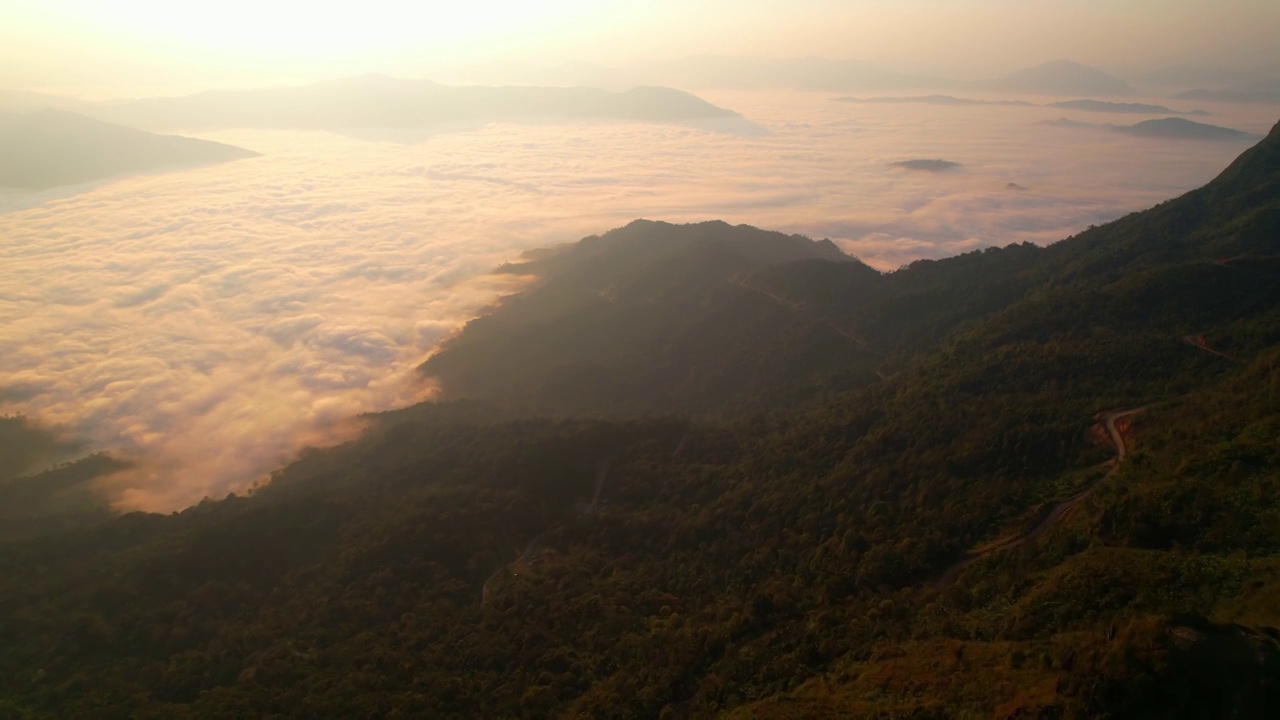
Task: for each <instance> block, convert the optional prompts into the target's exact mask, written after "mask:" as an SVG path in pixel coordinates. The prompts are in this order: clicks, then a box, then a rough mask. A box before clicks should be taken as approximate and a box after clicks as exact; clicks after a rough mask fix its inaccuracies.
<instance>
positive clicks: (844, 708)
mask: <svg viewBox="0 0 1280 720" xmlns="http://www.w3.org/2000/svg"><path fill="white" fill-rule="evenodd" d="M501 271H502V272H519V273H521V274H530V275H533V276H534V278H535V279H534V281H533V284H532V285H531V286H530V287H529V288H528V289H527V290H525V291H523V292H522V293H519V294H516V295H514V296H512V297H509V298H507V299H505V300H503V301H502V302H501V303H499V304H498V305H496V306H495V307H493V308H491V309H490V311H489V312H488V313H486V315H485V316H484V317H482V318H479V319H477V320H475V321H473V322H472V323H471V324H469V325H468V326H467V327H466V328H464V329H463V330H461V331H460V332H459V333H458V334H457V335H456V336H455V337H453V338H452V339H450V340H449V341H448V342H446V343H445V344H444V345H443V347H442V348H441V349H440V351H439V352H438V353H437V354H436V355H434V356H433V357H431V358H430V359H428V360H427V362H426V363H425V364H424V366H423V372H424V373H427V374H429V375H432V376H434V377H435V379H436V380H437V381H438V382H440V383H442V385H443V388H444V390H445V392H446V393H447V397H448V399H447V400H446V401H443V402H438V403H426V404H422V405H416V406H413V407H409V408H405V409H402V410H398V411H395V412H390V413H384V414H381V415H377V416H372V417H370V418H368V420H369V421H370V423H371V429H370V430H369V431H368V433H367V434H366V435H365V436H364V437H362V438H360V439H358V440H356V441H353V442H350V443H348V444H345V445H342V446H339V447H336V448H331V449H328V450H316V451H311V452H308V453H306V454H305V455H304V456H303V457H301V458H300V459H299V460H298V461H297V462H296V463H294V464H292V465H290V466H289V467H287V468H284V469H282V470H281V471H279V472H278V473H276V474H275V475H273V477H272V479H271V482H270V483H268V484H266V485H264V486H262V487H260V488H258V489H256V490H255V491H254V492H253V493H251V494H249V495H246V496H243V497H229V498H226V499H223V500H216V501H215V500H212V499H211V500H208V501H206V502H204V503H201V504H200V505H198V506H196V507H193V508H190V509H187V510H185V511H183V512H181V513H175V514H172V515H168V516H162V515H152V514H143V513H130V514H125V515H123V516H119V517H115V518H109V517H106V516H105V515H102V514H99V515H94V516H90V515H86V514H84V513H81V514H80V515H76V514H75V511H76V510H77V509H78V508H79V505H78V503H80V502H81V501H82V499H83V497H84V495H82V494H69V493H73V492H74V491H75V490H76V488H77V487H78V486H77V485H76V484H75V483H74V482H73V480H75V478H68V477H67V473H68V472H81V470H82V472H81V479H82V478H83V477H84V476H92V475H93V474H94V473H95V472H98V470H97V469H95V468H93V467H89V466H86V465H84V464H83V463H73V464H71V465H69V466H66V467H64V468H62V469H61V470H60V472H62V473H63V475H58V476H52V475H49V474H48V473H46V474H43V475H35V476H26V477H23V478H17V479H10V480H8V481H6V482H5V483H4V484H3V485H0V492H5V491H8V493H9V494H8V495H6V497H7V498H10V499H12V498H19V499H20V502H18V501H13V502H9V503H7V504H6V505H5V512H6V519H7V522H6V524H5V525H4V528H3V530H4V540H3V541H2V542H3V545H0V568H2V569H3V573H0V607H3V608H4V612H3V613H0V638H3V640H4V642H3V643H0V709H2V710H3V711H4V712H5V713H6V714H8V715H10V716H13V717H23V718H53V717H131V716H132V717H169V718H186V717H190V718H195V717H267V716H272V717H298V718H302V717H371V716H375V717H394V716H400V717H439V718H474V717H727V718H753V717H773V718H812V719H817V718H832V717H914V718H944V717H978V716H982V717H987V716H994V717H999V718H1037V717H1038V718H1051V717H1056V718H1178V719H1181V718H1201V717H1238V718H1269V717H1272V716H1273V715H1274V710H1275V708H1276V707H1277V706H1278V704H1280V690H1278V688H1280V629H1277V628H1278V627H1280V606H1278V605H1277V604H1276V598H1278V597H1280V531H1278V530H1277V528H1280V443H1277V438H1280V380H1278V377H1277V374H1276V373H1277V362H1278V361H1280V282H1278V279H1280V125H1278V126H1277V127H1276V128H1275V129H1273V130H1272V132H1271V133H1270V134H1269V135H1268V136H1267V137H1266V138H1265V139H1263V140H1261V141H1260V142H1259V143H1258V144H1257V145H1255V146H1254V147H1252V148H1250V149H1248V150H1246V151H1245V152H1244V153H1243V154H1241V155H1240V157H1239V158H1238V159H1237V160H1236V161H1235V162H1233V163H1232V164H1231V165H1230V166H1229V167H1227V168H1226V169H1225V170H1224V171H1223V172H1222V173H1221V174H1220V175H1219V176H1218V177H1217V178H1215V179H1214V180H1213V181H1211V182H1210V183H1208V184H1207V185H1206V186H1204V187H1202V188H1200V189H1197V190H1194V191H1192V192H1190V193H1187V194H1185V195H1183V196H1181V197H1179V198H1175V199H1172V200H1169V201H1167V202H1164V203H1161V204H1160V205H1157V206H1156V207H1153V208H1151V209H1148V210H1145V211H1142V212H1135V213H1132V214H1130V215H1128V216H1126V217H1124V218H1121V219H1119V220H1117V221H1115V222H1112V223H1108V224H1106V225H1102V226H1099V227H1094V228H1090V229H1088V230H1086V231H1084V232H1081V233H1079V234H1078V235H1075V236H1073V237H1070V238H1066V239H1064V240H1062V241H1060V242H1058V243H1055V244H1052V245H1049V246H1047V247H1037V246H1034V245H1010V246H1007V247H991V248H987V249H983V250H980V251H974V252H970V253H966V254H964V255H960V256H957V257H954V258H949V259H943V260H930V261H919V262H915V263H912V264H910V265H908V266H906V267H904V268H902V269H899V270H897V271H894V272H891V273H881V272H878V271H876V270H874V269H872V268H869V267H867V266H866V265H864V264H862V263H860V262H858V261H856V260H855V259H853V258H849V257H846V256H844V255H843V254H841V253H840V252H839V251H838V249H837V248H835V247H834V246H833V245H831V244H830V243H827V242H824V241H821V240H818V241H813V240H810V239H808V238H803V237H797V236H792V235H785V234H781V233H771V232H766V231H762V230H757V229H754V228H750V227H746V226H729V225H726V224H723V223H701V224H695V225H687V226H676V225H668V224H664V223H657V222H650V221H641V222H636V223H632V224H631V225H628V226H626V227H624V228H621V229H618V230H615V231H611V232H608V233H605V234H603V235H600V236H598V237H595V236H593V237H590V238H586V239H584V240H583V241H581V242H580V243H576V244H572V245H569V246H564V247H560V248H554V249H550V250H548V251H546V252H541V253H534V254H531V255H529V256H527V257H526V258H525V259H524V260H523V261H521V262H519V263H516V264H513V265H512V266H509V267H505V268H503V269H502V270H501ZM4 429H5V428H4V426H0V430H4ZM11 429H12V428H11ZM85 462H87V461H85ZM99 462H100V461H99ZM42 486H43V487H44V488H45V489H44V491H43V492H42ZM23 508H30V509H31V512H30V513H28V514H26V515H24V514H23V512H22V510H23ZM60 508H61V509H62V510H63V511H65V512H64V514H63V515H61V516H59V515H58V513H59V512H60ZM57 517H63V518H64V519H67V520H66V522H61V523H58V522H53V520H54V519H56V518H57ZM68 518H69V519H68Z"/></svg>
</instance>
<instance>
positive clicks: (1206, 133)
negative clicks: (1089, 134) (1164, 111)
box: [1115, 118, 1257, 141]
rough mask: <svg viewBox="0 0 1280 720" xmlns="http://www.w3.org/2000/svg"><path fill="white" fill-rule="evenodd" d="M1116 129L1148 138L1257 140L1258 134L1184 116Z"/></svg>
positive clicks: (1146, 121) (1148, 121) (1147, 121)
mask: <svg viewBox="0 0 1280 720" xmlns="http://www.w3.org/2000/svg"><path fill="white" fill-rule="evenodd" d="M1115 130H1117V131H1119V132H1122V133H1127V134H1129V135H1137V136H1138V137H1148V138H1170V139H1177V140H1246V141H1252V140H1257V136H1255V135H1251V134H1249V133H1247V132H1243V131H1241V130H1234V129H1232V128H1226V127H1220V126H1218V125H1207V124H1205V123H1198V122H1193V121H1191V120H1186V119H1183V118H1161V119H1159V120H1145V121H1143V122H1140V123H1138V124H1136V125H1130V126H1128V127H1116V128H1115Z"/></svg>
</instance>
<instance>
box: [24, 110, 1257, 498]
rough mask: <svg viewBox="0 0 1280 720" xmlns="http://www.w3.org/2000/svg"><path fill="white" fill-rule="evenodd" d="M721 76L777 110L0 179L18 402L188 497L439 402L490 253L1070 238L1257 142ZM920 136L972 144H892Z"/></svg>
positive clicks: (866, 254)
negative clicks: (441, 349)
mask: <svg viewBox="0 0 1280 720" xmlns="http://www.w3.org/2000/svg"><path fill="white" fill-rule="evenodd" d="M709 99H711V100H712V101H713V102H716V103H717V104H720V105H723V106H726V107H731V108H734V109H736V110H739V111H741V112H743V113H744V114H745V115H746V116H747V117H749V118H751V119H752V120H755V121H757V122H759V123H761V124H762V125H764V126H765V127H767V128H768V129H769V130H771V131H772V132H771V133H769V134H753V135H745V136H744V135H740V134H730V133H714V132H706V131H702V130H697V129H693V128H687V127H675V126H666V125H639V124H626V123H603V124H574V125H494V126H489V127H485V128H480V129H475V130H471V131H467V132H461V133H457V134H452V135H439V136H435V137H431V138H429V139H427V140H426V141H424V142H421V143H419V144H413V145H403V144H392V143H382V142H367V141H363V140H358V139H353V138H347V137H340V136H335V135H329V134H324V133H267V132H228V133H218V134H212V135H207V136H206V137H208V138H209V139H213V140H219V141H222V142H227V143H230V144H233V145H238V146H241V147H246V148H250V149H253V150H256V151H258V152H261V153H263V157H259V158H254V159H250V160H244V161H241V162H237V163H233V164H230V165H225V166H219V167H213V168H205V169H200V170H195V171H190V172H185V173H177V174H168V175H160V176H152V177H142V178H134V179H130V180H125V181H121V182H117V183H114V184H110V185H106V186H101V187H97V188H92V189H87V190H85V191H84V192H82V193H80V194H77V195H71V196H64V197H59V196H58V194H57V193H53V194H47V195H44V196H40V197H39V198H34V199H33V198H31V197H15V196H9V197H0V208H4V207H6V206H7V207H9V208H14V207H17V208H22V206H23V205H24V204H28V205H29V204H31V203H32V202H35V201H37V200H38V201H40V204H36V205H34V206H33V207H26V208H25V209H13V210H10V211H9V212H6V213H4V214H0V258H2V261H3V266H4V268H5V272H4V273H3V274H0V412H23V413H26V414H28V415H29V416H31V417H33V418H34V419H36V420H38V421H40V422H42V423H45V424H48V425H52V426H59V427H63V428H67V429H69V430H70V431H72V432H73V433H75V434H76V435H78V436H80V437H83V438H85V439H87V440H88V441H90V442H91V443H92V445H93V446H95V447H97V448H104V449H112V450H114V451H116V452H119V453H122V454H124V455H127V456H129V457H131V458H134V459H136V460H137V461H138V463H139V464H138V466H137V467H136V468H135V469H134V470H133V471H131V472H130V473H129V474H127V475H124V476H120V477H117V478H113V479H112V480H111V481H110V485H109V489H110V491H111V492H112V494H113V498H114V499H115V501H116V502H117V503H118V504H119V505H121V506H122V507H130V508H143V509H151V510H166V509H174V508H179V507H183V506H185V505H187V504H190V503H193V502H196V501H198V500H200V499H201V498H202V497H205V496H213V497H220V496H222V495H225V494H226V493H227V492H231V491H237V490H242V489H244V488H246V487H248V486H250V485H252V484H253V483H254V482H257V481H260V480H261V478H262V477H264V475H265V474H266V473H268V472H269V471H270V470H272V469H273V468H275V467H279V466H280V465H282V464H284V463H286V462H287V461H288V460H289V459H290V458H291V457H292V456H293V455H294V454H296V453H297V451H298V450H300V449H301V448H302V447H305V446H306V445H309V444H324V443H329V442H335V441H339V440H341V439H342V438H344V437H348V436H349V434H350V433H351V432H352V431H353V429H354V424H353V423H352V422H351V418H352V417H353V416H355V415H356V414H358V413H361V412H367V411H372V410H379V409H386V408H389V407H394V406H397V405H401V404H405V403H409V402H412V401H414V400H417V399H420V398H424V397H428V396H429V395H430V392H431V388H430V387H427V386H425V385H423V384H422V382H421V381H420V380H419V379H418V378H416V377H415V375H414V373H413V368H414V367H415V366H416V365H417V364H418V363H419V362H421V361H422V359H423V358H424V357H425V356H426V354H427V353H429V352H430V350H431V348H432V347H433V346H434V344H435V343H436V342H437V341H438V340H439V339H440V338H441V337H442V336H444V335H445V334H447V333H448V332H450V331H451V330H453V329H454V328H456V327H457V326H458V325H459V324H460V323H462V322H465V320H466V319H468V318H469V317H472V316H473V315H474V314H475V313H476V312H477V311H478V310H479V309H480V308H482V307H483V306H484V305H485V304H486V303H488V302H490V301H491V300H492V299H493V297H494V296H495V295H496V294H497V293H499V292H502V291H504V290H507V289H510V288H511V285H509V284H508V285H504V284H502V283H511V282H513V280H512V279H510V278H505V279H504V278H495V277H492V276H488V275H486V271H487V270H489V269H490V268H492V267H494V266H496V265H497V264H499V263H500V262H502V261H503V260H506V259H509V258H511V257H512V256H514V255H515V254H517V253H519V252H520V251H521V250H524V249H527V248H531V247H536V246H544V245H548V244H552V243H558V242H565V241H570V240H574V239H577V238H579V237H581V236H583V235H587V234H591V233H596V232H602V231H604V230H608V229H610V228H612V227H615V226H618V225H620V224H623V223H625V222H628V221H630V220H632V219H634V218H636V217H648V218H652V219H662V220H669V221H673V222H683V221H697V220H705V219H712V218H719V219H724V220H727V221H729V222H732V223H750V224H754V225H759V226H762V227H767V228H771V229H778V230H783V231H787V232H800V233H806V234H809V235H811V236H814V237H831V238H832V239H833V240H835V241H836V242H837V243H839V244H840V245H841V246H842V247H843V248H845V249H846V250H847V251H849V252H852V253H854V254H856V255H859V256H860V257H862V258H863V259H864V260H867V261H868V262H870V263H872V264H874V265H876V266H878V267H881V268H893V267H897V266H899V265H901V264H903V263H905V262H908V261H910V260H913V259H916V258H921V257H940V256H945V255H950V254H954V253H956V252H960V251H964V250H968V249H972V248H976V247H982V246H986V245H990V244H1001V245H1003V244H1007V243H1010V242H1018V241H1023V240H1030V241H1034V242H1050V241H1053V240H1057V239H1060V238H1062V237H1064V236H1066V235H1069V234H1071V233H1073V232H1075V231H1078V230H1080V229H1082V228H1084V227H1085V226H1087V225H1089V224H1094V223H1099V222H1103V221H1106V220H1109V219H1111V218H1114V217H1117V216H1119V215H1122V214H1124V213H1125V212H1128V211H1131V210H1136V209H1141V208H1143V207H1146V206H1149V205H1151V204H1153V203H1154V202H1157V201H1159V200H1163V199H1165V198H1168V197H1171V196H1173V195H1176V194H1178V193H1180V192H1182V191H1185V190H1187V189H1190V188H1192V187H1194V186H1197V185H1199V184H1201V183H1203V182H1205V181H1207V180H1208V179H1210V178H1211V177H1212V176H1213V175H1215V174H1216V173H1217V172H1218V171H1219V170H1220V169H1221V168H1222V167H1224V166H1225V165H1226V163H1227V162H1229V161H1230V159H1231V157H1232V156H1233V155H1234V154H1235V153H1236V152H1237V151H1238V150H1239V148H1234V147H1229V146H1228V147H1224V146H1223V145H1221V144H1214V143H1206V144H1200V143H1175V144H1170V143H1161V142H1158V141H1151V140H1144V139H1139V138H1127V137H1121V136H1117V137H1110V136H1105V135H1099V134H1097V133H1081V132H1074V131H1072V130H1071V129H1069V128H1060V127H1049V126H1044V125H1042V124H1040V121H1042V120H1044V119H1047V118H1049V117H1056V116H1057V115H1060V114H1061V110H1054V111H1052V112H1048V111H1045V110H1044V109H1042V108H1022V107H1000V108H990V107H966V108H947V109H945V110H939V109H937V108H932V107H925V106H921V107H901V106H893V107H890V106H874V105H850V104H845V103H836V102H832V101H831V99H830V98H829V97H825V96H818V95H804V94H795V95H778V94H769V95H765V94H726V95H717V96H712V97H710V98H709ZM1233 119H1234V120H1235V126H1236V127H1246V128H1249V129H1251V130H1254V131H1259V132H1260V131H1265V129H1266V127H1267V124H1268V122H1269V120H1268V119H1267V118H1264V117H1257V118H1253V117H1236V118H1233ZM921 157H943V158H948V159H950V160H953V161H955V162H958V163H960V164H961V165H962V167H960V168H957V169H956V170H954V171H952V172H948V173H941V174H938V173H911V172H905V171H902V170H901V169H896V168H893V167H892V165H891V164H892V163H894V162H898V161H902V160H908V159H912V158H921ZM1010 183H1016V184H1017V185H1019V186H1022V187H1023V188H1025V189H1010V188H1009V187H1008V186H1009V184H1010ZM6 204H7V205H6Z"/></svg>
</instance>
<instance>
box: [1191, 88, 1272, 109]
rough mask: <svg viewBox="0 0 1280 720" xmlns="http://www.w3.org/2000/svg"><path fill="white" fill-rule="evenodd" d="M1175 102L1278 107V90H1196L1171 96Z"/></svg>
mask: <svg viewBox="0 0 1280 720" xmlns="http://www.w3.org/2000/svg"><path fill="white" fill-rule="evenodd" d="M1173 97H1174V99H1177V100H1196V101H1199V102H1222V103H1255V104H1261V105H1280V90H1258V91H1250V90H1205V89H1196V90H1188V91H1186V92H1180V93H1178V94H1177V95H1174V96H1173Z"/></svg>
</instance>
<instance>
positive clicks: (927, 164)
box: [892, 160, 960, 172]
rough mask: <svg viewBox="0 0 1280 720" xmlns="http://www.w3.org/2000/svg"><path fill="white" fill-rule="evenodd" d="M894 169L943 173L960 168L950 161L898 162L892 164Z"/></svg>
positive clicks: (957, 164) (958, 164) (956, 163)
mask: <svg viewBox="0 0 1280 720" xmlns="http://www.w3.org/2000/svg"><path fill="white" fill-rule="evenodd" d="M892 164H893V166H894V167H900V168H906V169H908V170H924V171H927V172H945V171H947V170H954V169H956V168H958V167H960V163H958V162H952V161H950V160H900V161H898V162H896V163H892Z"/></svg>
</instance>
